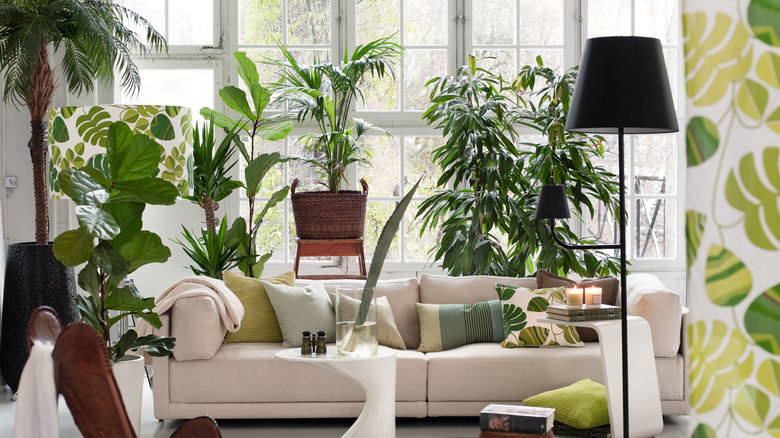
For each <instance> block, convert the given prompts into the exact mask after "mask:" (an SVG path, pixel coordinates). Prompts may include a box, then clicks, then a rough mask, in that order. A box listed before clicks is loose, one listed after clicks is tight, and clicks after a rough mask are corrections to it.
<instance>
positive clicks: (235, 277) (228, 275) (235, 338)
mask: <svg viewBox="0 0 780 438" xmlns="http://www.w3.org/2000/svg"><path fill="white" fill-rule="evenodd" d="M223 277H224V279H225V285H226V286H227V287H228V289H230V290H231V291H232V292H233V293H234V294H236V296H237V297H238V300H239V301H241V304H243V305H244V319H242V320H241V327H240V328H239V329H238V331H237V332H235V333H231V332H228V334H227V336H226V337H225V341H224V342H225V343H232V342H282V330H281V329H280V328H279V321H278V320H277V319H276V313H275V312H274V308H273V306H272V305H271V301H270V300H269V299H268V293H267V292H266V291H265V287H263V283H262V281H266V282H269V283H277V284H286V285H289V286H293V285H295V272H293V271H290V272H286V273H284V274H280V275H277V276H276V277H272V278H269V279H267V280H262V281H261V280H258V279H255V278H250V277H245V276H243V275H241V274H236V273H234V272H230V271H225V272H224V273H223Z"/></svg>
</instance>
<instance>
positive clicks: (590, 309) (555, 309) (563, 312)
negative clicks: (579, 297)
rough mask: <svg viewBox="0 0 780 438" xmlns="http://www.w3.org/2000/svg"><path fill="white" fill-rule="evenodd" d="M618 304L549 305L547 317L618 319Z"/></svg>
mask: <svg viewBox="0 0 780 438" xmlns="http://www.w3.org/2000/svg"><path fill="white" fill-rule="evenodd" d="M620 315H621V311H620V307H618V306H610V305H609V304H601V305H598V306H585V307H568V306H564V305H556V306H549V307H548V308H547V317H548V318H550V319H559V320H561V321H601V320H605V319H620Z"/></svg>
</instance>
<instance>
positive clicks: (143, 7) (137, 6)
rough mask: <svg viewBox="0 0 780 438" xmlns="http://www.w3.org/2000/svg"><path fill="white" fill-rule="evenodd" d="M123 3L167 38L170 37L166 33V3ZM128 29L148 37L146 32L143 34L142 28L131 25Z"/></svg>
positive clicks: (154, 0)
mask: <svg viewBox="0 0 780 438" xmlns="http://www.w3.org/2000/svg"><path fill="white" fill-rule="evenodd" d="M121 3H122V4H123V5H124V6H125V7H127V8H129V9H130V10H132V11H133V12H136V13H138V14H140V15H141V16H142V17H144V18H145V19H146V20H147V21H148V22H149V23H151V24H152V26H154V28H155V29H156V30H157V32H160V33H161V34H163V36H165V37H166V38H167V36H168V35H167V32H166V31H165V2H161V1H160V0H124V1H122V2H121ZM128 27H129V28H131V29H133V30H134V31H135V32H136V33H138V34H139V35H142V36H143V35H146V32H143V31H142V30H141V29H142V28H141V27H140V26H135V25H133V24H130V25H128Z"/></svg>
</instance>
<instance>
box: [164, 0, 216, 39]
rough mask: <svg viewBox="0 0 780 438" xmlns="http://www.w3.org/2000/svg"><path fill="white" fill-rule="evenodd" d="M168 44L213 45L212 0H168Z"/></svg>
mask: <svg viewBox="0 0 780 438" xmlns="http://www.w3.org/2000/svg"><path fill="white" fill-rule="evenodd" d="M168 8H169V10H168V20H169V21H168V25H169V33H168V44H170V45H195V46H213V45H215V41H214V2H213V0H168Z"/></svg>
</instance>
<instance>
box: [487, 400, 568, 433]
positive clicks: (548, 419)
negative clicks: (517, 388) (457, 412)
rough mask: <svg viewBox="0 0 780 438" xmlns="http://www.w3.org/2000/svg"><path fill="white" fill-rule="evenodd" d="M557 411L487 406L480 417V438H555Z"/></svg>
mask: <svg viewBox="0 0 780 438" xmlns="http://www.w3.org/2000/svg"><path fill="white" fill-rule="evenodd" d="M554 416H555V409H550V408H537V407H533V406H518V405H499V404H491V405H487V406H486V407H485V409H483V410H482V412H481V413H480V415H479V428H480V429H481V430H482V432H481V433H480V435H479V437H480V438H504V437H506V438H539V437H551V438H552V437H554V436H555V435H553V432H552V428H553V421H554Z"/></svg>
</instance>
